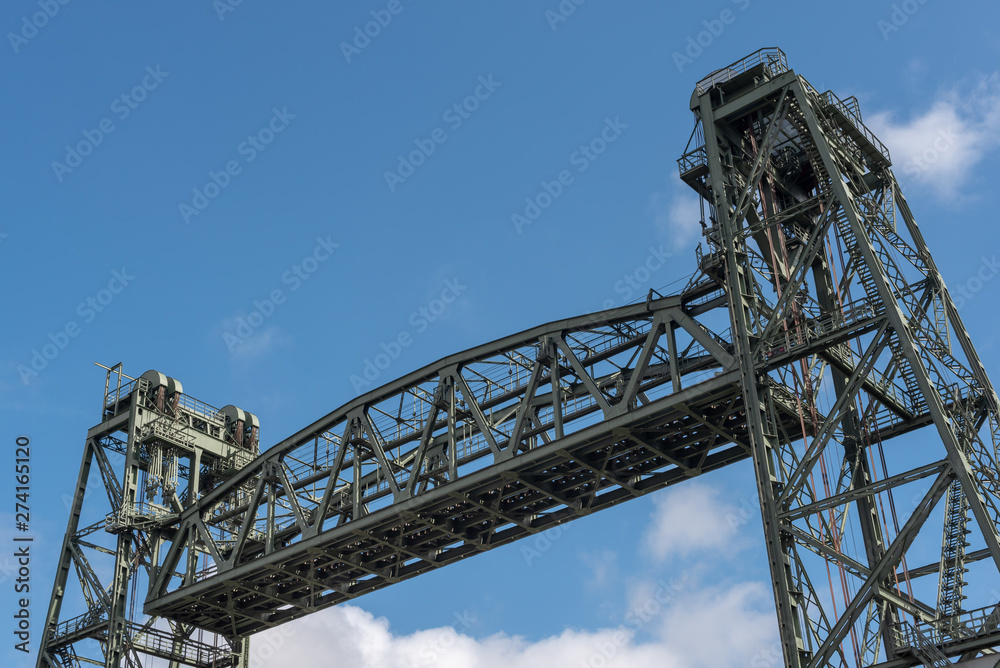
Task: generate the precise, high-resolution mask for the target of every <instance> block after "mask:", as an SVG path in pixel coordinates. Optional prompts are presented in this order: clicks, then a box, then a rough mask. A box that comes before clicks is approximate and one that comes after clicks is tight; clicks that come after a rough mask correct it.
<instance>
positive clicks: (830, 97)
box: [820, 90, 892, 162]
mask: <svg viewBox="0 0 1000 668" xmlns="http://www.w3.org/2000/svg"><path fill="white" fill-rule="evenodd" d="M820 98H821V99H822V100H823V101H824V102H826V103H827V104H828V105H830V106H831V107H833V108H834V109H836V110H837V111H839V112H840V113H841V115H843V116H844V118H846V119H847V120H848V122H849V123H850V124H851V125H852V126H854V128H855V129H856V130H857V131H858V132H860V133H861V134H862V136H864V138H865V139H867V140H868V142H869V143H870V144H871V145H872V146H874V147H875V150H876V151H878V152H879V153H880V154H881V155H882V157H883V158H885V160H886V162H892V160H891V159H890V158H889V149H887V148H886V147H885V144H883V143H882V142H881V141H879V138H878V137H876V136H875V133H874V132H872V131H871V130H869V129H868V126H867V125H865V124H864V123H863V122H862V121H861V109H860V107H859V106H858V100H857V98H855V97H849V98H847V101H844V100H841V99H840V98H839V97H837V96H836V95H834V93H833V91H829V90H828V91H827V92H825V93H823V94H822V95H821V96H820Z"/></svg>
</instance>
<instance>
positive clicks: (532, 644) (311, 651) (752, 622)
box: [250, 481, 780, 668]
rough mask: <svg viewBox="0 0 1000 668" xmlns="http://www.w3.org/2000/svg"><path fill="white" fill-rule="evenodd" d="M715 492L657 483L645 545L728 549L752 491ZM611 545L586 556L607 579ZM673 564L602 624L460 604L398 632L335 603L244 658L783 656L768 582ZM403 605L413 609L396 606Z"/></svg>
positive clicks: (488, 661) (448, 664) (767, 659)
mask: <svg viewBox="0 0 1000 668" xmlns="http://www.w3.org/2000/svg"><path fill="white" fill-rule="evenodd" d="M722 498H723V495H722V490H721V489H718V488H714V487H710V486H708V485H706V484H704V483H702V482H700V481H689V482H687V483H685V484H684V485H681V486H679V487H678V488H676V489H671V490H667V491H666V492H665V493H661V494H660V495H658V496H657V497H656V498H655V505H656V511H655V512H654V513H653V516H652V519H653V522H652V526H651V527H650V529H649V531H648V532H647V535H646V537H645V541H646V543H647V547H649V548H651V549H652V550H653V552H654V556H658V557H660V558H663V557H665V556H667V555H670V554H674V553H685V554H686V553H689V552H692V551H694V550H698V549H701V550H704V549H711V550H719V549H721V548H724V550H723V551H724V552H725V553H726V554H728V555H732V554H734V553H735V552H736V551H737V550H738V548H736V549H734V548H733V543H734V542H738V541H739V540H741V539H740V538H739V536H740V534H741V531H740V527H742V526H743V525H744V524H746V523H747V522H748V521H749V519H750V518H752V517H754V515H753V512H752V511H753V509H754V504H755V500H750V501H751V502H750V503H747V504H743V505H739V506H737V505H735V504H733V503H728V502H724V501H722V500H721V499H722ZM617 556H618V555H617V553H616V552H613V551H605V552H596V553H590V554H583V555H581V558H583V559H584V561H585V562H586V563H587V564H588V565H590V566H591V568H592V570H593V571H594V575H595V578H596V579H598V580H602V579H606V578H608V577H609V576H610V577H616V575H615V573H614V572H613V571H615V570H616V567H617ZM695 571H700V572H701V574H702V575H703V576H711V577H698V576H697V575H696V574H695ZM670 573H671V574H670V575H662V577H660V576H658V575H657V573H656V572H655V571H654V570H652V569H644V571H643V573H642V579H639V580H635V579H632V580H631V581H627V582H625V583H623V584H624V585H625V589H626V590H627V592H628V594H627V597H626V599H625V601H623V603H625V604H626V605H627V607H626V608H625V609H624V610H619V611H618V612H617V613H616V614H615V615H614V616H613V618H612V619H611V620H610V625H609V626H608V627H605V628H598V629H592V630H586V629H584V630H580V629H564V630H563V631H562V632H560V633H557V634H554V635H551V636H548V637H543V638H540V639H537V640H534V639H527V638H524V637H521V636H511V635H508V634H506V633H503V632H499V633H494V634H492V635H489V636H487V637H474V636H473V635H471V633H470V631H471V630H472V629H473V628H475V629H476V630H479V628H480V627H475V623H476V621H477V620H476V618H475V615H474V614H470V613H467V612H466V613H462V614H460V615H459V614H456V616H455V619H456V622H457V623H455V624H454V625H452V626H443V627H439V628H433V629H425V630H420V631H415V632H413V633H409V634H399V633H395V632H393V630H392V629H391V627H390V624H389V621H388V620H387V619H385V618H377V617H375V616H374V615H372V614H370V613H368V612H366V611H365V610H363V609H361V608H358V607H355V606H353V605H346V604H345V605H340V606H336V607H334V608H332V609H329V610H324V611H322V612H318V613H316V614H313V615H310V616H308V617H306V618H305V619H302V620H300V621H298V622H295V623H292V624H288V625H285V626H282V627H279V628H276V629H272V630H269V631H267V632H264V633H262V634H260V635H258V636H255V637H254V639H253V640H252V641H251V660H250V668H290V667H294V666H301V665H317V666H334V665H338V666H339V665H349V666H354V667H356V668H419V667H424V666H427V667H431V666H433V667H435V668H509V667H510V666H518V668H552V667H553V666H560V667H561V666H566V667H567V668H587V667H588V666H589V667H593V668H598V667H600V668H626V667H627V668H654V667H655V668H730V667H731V668H737V667H740V668H745V667H746V666H747V665H778V664H779V663H780V657H779V656H778V654H777V652H778V647H777V644H776V636H777V626H776V623H775V614H774V604H773V600H772V597H771V593H770V587H769V586H768V585H767V584H766V583H762V582H731V581H729V582H720V581H719V579H718V577H717V576H718V574H717V573H714V574H713V573H705V572H704V570H703V569H702V568H695V569H691V570H687V571H680V570H677V569H671V571H670ZM633 575H635V574H633ZM657 577H659V579H657ZM525 596H530V593H526V594H525ZM529 604H530V602H529ZM609 607H611V606H609ZM400 614H409V615H418V614H419V611H417V610H416V609H415V608H413V607H409V608H407V607H403V608H401V612H400Z"/></svg>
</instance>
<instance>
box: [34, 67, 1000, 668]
mask: <svg viewBox="0 0 1000 668" xmlns="http://www.w3.org/2000/svg"><path fill="white" fill-rule="evenodd" d="M691 109H692V111H693V112H694V115H695V127H694V131H693V132H692V135H691V140H690V141H689V145H688V148H687V150H686V152H685V153H684V155H683V156H682V158H681V159H680V161H679V163H680V171H681V177H682V178H683V179H684V181H685V182H687V183H688V184H689V185H690V186H691V187H692V188H694V189H695V190H696V191H697V192H698V193H699V194H700V195H701V197H702V212H703V215H702V223H703V227H704V234H705V237H706V244H707V249H706V250H704V251H703V250H702V249H701V247H699V252H698V271H697V272H696V273H695V275H694V276H693V277H692V279H691V281H690V282H689V284H688V285H687V286H686V287H685V289H684V290H683V291H682V292H681V293H679V294H676V295H672V296H662V295H660V294H658V293H656V292H650V295H649V297H648V298H647V300H646V301H645V302H644V303H639V304H633V305H629V306H623V307H620V308H616V309H611V310H607V311H602V312H600V313H596V314H591V315H587V316H580V317H577V318H570V319H565V320H559V321H557V322H553V323H550V324H547V325H541V326H539V327H536V328H534V329H532V330H529V331H526V332H522V333H520V334H516V335H513V336H509V337H507V338H504V339H501V340H499V341H495V342H493V343H490V344H486V345H483V346H480V347H479V348H474V349H472V350H468V351H465V352H463V353H458V354H455V355H452V356H450V357H447V358H445V359H443V360H440V361H439V362H436V363H434V364H431V365H429V366H427V367H425V368H423V369H420V370H418V371H415V372H413V373H411V374H409V375H407V376H405V377H403V378H400V379H399V380H396V381H394V382H392V383H390V384H388V385H386V386H384V387H382V388H379V389H378V390H375V391H373V392H371V393H369V394H366V395H364V396H361V397H358V398H357V399H355V400H354V401H352V402H350V403H348V404H347V405H345V406H343V407H341V408H339V409H337V410H335V411H333V412H332V413H330V414H329V415H327V416H325V417H323V418H321V419H320V420H318V421H316V422H315V423H313V424H311V425H309V426H308V427H305V428H304V429H303V430H301V431H300V432H298V433H296V434H294V435H292V436H291V437H289V438H287V439H285V440H283V441H281V442H280V443H278V444H277V445H276V446H274V447H272V448H271V449H269V450H267V451H266V452H264V453H262V454H260V455H259V456H257V444H256V440H257V431H256V429H257V424H256V419H255V418H253V416H252V415H250V414H248V413H244V412H243V411H240V410H239V409H237V408H235V407H232V406H229V407H226V408H225V409H223V410H221V411H218V410H216V409H213V408H211V407H208V406H205V405H204V404H200V403H198V402H195V401H194V400H192V399H190V398H189V397H187V396H186V395H183V394H182V393H181V390H180V386H179V383H176V381H173V380H171V379H169V378H165V377H163V376H162V375H160V374H157V373H155V372H149V373H147V374H144V375H143V376H142V377H141V378H140V379H139V380H137V381H132V382H129V383H127V384H125V385H121V380H120V378H121V376H120V368H117V369H116V370H115V373H114V374H112V373H110V372H109V384H108V386H107V387H106V391H105V399H104V404H103V411H104V413H103V416H102V422H101V424H100V425H98V426H97V427H94V428H93V429H91V431H90V432H89V434H88V440H87V445H86V449H85V455H84V462H83V466H82V468H81V474H80V479H79V483H78V487H77V491H76V501H75V503H74V507H73V511H72V514H71V519H70V525H69V531H68V532H67V536H66V541H65V544H64V547H63V554H62V560H61V562H60V568H59V572H58V575H57V579H56V586H55V590H54V593H53V598H52V605H51V606H50V610H49V615H48V623H47V627H46V635H45V639H44V646H43V650H44V651H43V653H42V654H41V656H40V657H39V661H38V665H39V667H40V668H41V667H42V666H46V665H57V666H65V667H66V668H69V667H70V666H75V665H78V659H77V657H79V658H80V659H83V658H84V657H83V655H82V653H81V652H80V651H77V650H78V648H80V647H83V646H84V645H85V644H86V643H90V645H89V646H88V647H89V649H90V650H91V652H92V653H91V654H90V655H89V658H91V659H93V661H92V662H93V663H96V664H97V665H107V666H119V665H121V664H122V663H125V664H127V665H138V664H139V663H140V662H141V661H142V660H143V656H156V657H163V658H166V659H169V660H171V661H173V662H174V665H176V664H185V665H193V666H204V667H207V666H211V665H217V666H221V665H234V666H243V665H246V663H247V660H248V656H249V655H248V649H247V648H248V641H247V637H248V636H249V635H251V634H254V633H256V632H259V631H261V630H264V629H267V628H270V627H274V626H277V625H279V624H282V623H285V622H288V621H290V620H293V619H297V618H300V617H303V616H305V615H308V614H310V613H312V612H315V611H317V610H320V609H323V608H326V607H329V606H331V605H335V604H337V603H341V602H343V601H347V600H351V599H353V598H355V597H357V596H360V595H362V594H364V593H367V592H369V591H373V590H375V589H378V588H381V587H385V586H388V585H391V584H393V583H396V582H399V581H401V580H404V579H407V578H410V577H414V576H416V575H419V574H420V573H424V572H426V571H429V570H433V569H437V568H441V567H443V566H446V565H447V564H450V563H452V562H455V561H458V560H461V559H465V558H467V557H470V556H473V555H476V554H479V553H481V552H483V551H486V550H490V549H493V548H494V547H498V546H501V545H505V544H508V543H510V542H512V541H515V540H517V539H519V538H523V537H525V536H528V535H531V534H533V533H536V532H539V531H544V530H546V529H548V528H551V527H553V526H556V525H558V524H561V523H564V522H567V521H571V520H573V519H575V518H578V517H581V516H583V515H587V514H589V513H592V512H595V511H597V510H601V509H603V508H606V507H609V506H611V505H614V504H617V503H620V502H622V501H626V500H628V499H631V498H635V497H637V496H641V495H644V494H647V493H649V492H651V491H655V490H657V489H662V488H663V487H665V486H668V485H671V484H675V483H678V482H682V481H684V480H688V479H690V478H693V477H697V476H699V475H702V474H705V473H708V472H710V471H713V470H715V469H718V468H721V467H723V466H726V465H728V464H732V463H735V462H740V461H746V460H750V461H751V462H752V464H753V471H754V473H755V476H756V483H757V487H758V491H759V496H760V507H761V518H762V527H763V531H764V536H765V539H766V545H767V558H768V563H769V566H770V573H771V579H772V583H773V586H774V600H775V605H776V610H777V620H778V632H779V636H780V640H781V647H782V654H783V657H784V662H785V664H786V665H787V666H789V667H790V668H791V667H794V668H806V667H808V668H818V667H820V666H838V667H840V666H845V667H846V666H880V667H882V668H896V667H904V666H914V665H925V666H935V667H940V666H946V665H950V664H951V663H952V662H953V660H954V659H956V658H959V659H970V658H973V657H976V656H979V655H981V654H982V655H993V656H995V657H996V658H997V659H1000V656H998V655H996V653H995V648H996V647H997V646H998V645H1000V602H998V601H997V599H998V598H1000V594H998V588H1000V544H998V526H1000V474H998V442H1000V414H998V401H997V395H996V393H995V391H994V389H993V387H992V385H991V384H990V381H989V379H988V378H987V376H986V373H985V371H984V369H983V367H982V364H981V363H980V361H979V358H978V356H977V354H976V351H975V349H974V348H973V346H972V343H971V342H970V340H969V337H968V335H967V333H966V331H965V328H964V327H963V325H962V321H961V319H960V318H959V314H958V311H957V309H956V307H955V304H954V302H953V301H952V299H951V297H950V296H949V294H948V291H947V289H946V288H945V285H944V282H943V280H942V279H941V276H940V274H939V273H938V271H937V268H936V267H935V265H934V262H933V259H932V258H931V255H930V252H929V251H928V249H927V247H926V245H925V244H924V240H923V237H922V236H921V234H920V231H919V230H918V228H917V225H916V222H915V221H914V219H913V215H912V214H911V212H910V209H909V207H908V206H907V204H906V200H905V199H904V198H903V195H902V193H901V192H900V190H899V185H898V183H897V182H896V180H895V178H894V176H893V173H892V170H891V161H890V157H889V152H888V151H887V150H886V148H885V147H884V146H883V145H882V144H881V142H879V140H878V139H877V138H876V137H875V136H874V135H873V134H872V133H871V131H869V130H868V128H866V127H865V125H864V123H863V122H862V119H861V113H860V110H859V108H858V104H857V101H856V100H855V99H853V98H849V99H847V100H841V99H839V98H838V97H837V96H835V95H834V94H833V93H830V92H827V93H819V92H818V91H816V90H815V89H814V88H813V87H812V86H810V85H809V83H808V82H807V81H806V80H805V79H804V78H802V77H801V76H798V75H796V74H795V73H794V72H793V71H791V70H789V69H788V66H787V63H786V60H785V55H784V54H783V53H782V52H781V51H780V50H778V49H764V50H761V51H759V52H757V53H755V54H752V55H751V56H748V57H747V58H745V59H743V60H741V61H739V62H737V63H734V64H733V65H731V66H729V67H727V68H724V69H722V70H718V71H716V72H714V73H712V74H711V75H709V76H708V77H706V78H705V79H703V80H702V81H701V82H699V83H698V85H697V88H696V90H695V93H694V95H693V97H692V99H691ZM116 375H117V378H118V380H117V384H116V385H115V386H114V387H111V379H112V378H115V376H116ZM109 452H117V453H120V454H123V455H124V456H125V457H124V468H123V469H122V470H123V471H124V476H123V479H122V481H119V479H118V478H117V477H116V476H117V474H116V472H115V468H114V465H113V462H112V461H111V458H110V457H108V453H109ZM92 462H96V463H97V464H98V467H97V468H98V473H99V477H97V476H94V477H95V481H96V482H97V483H98V485H97V486H100V487H103V488H104V489H106V490H107V491H108V494H107V495H106V496H107V499H105V501H106V502H110V512H109V513H108V515H107V519H104V518H103V517H102V518H101V521H100V522H98V523H97V524H92V525H90V526H89V527H87V528H83V529H81V528H80V518H81V514H82V512H83V511H82V509H83V505H84V501H85V497H84V492H85V491H86V490H87V489H88V483H89V482H90V478H91V474H90V467H91V463H92ZM86 500H87V501H90V500H91V499H90V497H89V496H88V497H87V499H86ZM99 532H107V533H108V535H109V536H113V537H115V539H116V541H117V545H116V548H106V547H102V546H101V545H99V544H98V543H99V541H97V540H96V539H95V538H93V536H96V535H98V534H99ZM101 535H103V533H101ZM88 549H89V550H91V551H94V552H95V553H97V554H99V555H101V556H102V557H103V558H107V559H113V560H114V571H113V572H114V578H113V582H112V584H111V585H108V586H104V585H103V584H102V583H101V582H100V581H99V580H98V578H97V576H96V573H97V572H98V571H97V570H96V569H93V568H91V567H90V566H89V562H88V560H87V558H86V557H85V556H84V553H85V552H86V550H88ZM928 555H931V556H932V558H930V559H928ZM74 568H75V569H76V573H77V580H78V581H79V583H80V587H79V588H78V589H79V591H78V592H77V593H76V594H75V595H74V596H73V597H72V601H73V605H76V606H78V607H80V608H82V609H83V610H84V612H83V614H82V615H80V614H77V615H74V616H69V618H68V619H66V618H64V616H63V615H62V614H61V610H62V608H61V606H62V603H63V601H64V599H65V600H67V601H69V600H70V599H69V598H67V593H66V586H67V583H68V582H69V580H70V578H69V572H70V570H71V569H74ZM137 582H141V583H142V585H143V589H144V591H141V592H140V591H138V590H136V589H135V583H137ZM987 591H991V592H992V593H990V594H986V592H987ZM970 595H971V597H972V598H975V599H976V600H977V601H978V602H977V604H976V605H966V600H967V596H970ZM141 601H144V605H143V608H142V610H141V611H138V610H136V609H135V605H136V603H138V602H141Z"/></svg>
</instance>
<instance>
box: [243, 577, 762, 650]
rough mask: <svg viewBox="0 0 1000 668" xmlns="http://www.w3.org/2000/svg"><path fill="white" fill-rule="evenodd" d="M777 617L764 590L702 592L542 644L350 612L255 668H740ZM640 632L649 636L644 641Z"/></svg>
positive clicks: (269, 637) (341, 610)
mask: <svg viewBox="0 0 1000 668" xmlns="http://www.w3.org/2000/svg"><path fill="white" fill-rule="evenodd" d="M773 617H774V615H773V611H772V610H771V608H770V603H769V594H768V591H767V588H766V587H765V586H764V585H762V584H759V583H745V584H742V585H738V586H735V587H731V588H727V589H725V590H723V589H715V590H708V591H706V590H704V589H696V590H692V591H691V592H690V595H689V596H687V597H677V598H675V599H673V600H667V602H666V603H665V604H664V605H663V606H662V607H660V608H659V609H657V610H656V611H655V612H654V613H653V615H652V616H651V617H649V618H646V617H642V616H638V617H637V616H635V615H633V616H631V617H627V619H628V620H629V621H628V622H623V623H622V624H621V625H620V626H617V627H613V628H605V629H599V630H596V631H577V630H570V629H567V630H564V631H563V632H562V633H560V634H558V635H554V636H550V637H547V638H543V639H541V640H538V641H535V642H532V641H528V640H526V639H524V638H522V637H518V636H508V635H505V634H503V633H499V634H496V635H492V636H489V637H486V638H474V637H471V636H469V635H466V634H465V633H464V632H463V631H464V629H459V630H456V629H455V628H453V627H450V626H446V627H442V628H436V629H428V630H424V631H417V632H414V633H411V634H408V635H397V634H395V633H393V632H392V630H391V629H390V627H389V622H388V621H387V620H386V619H384V618H376V617H374V616H373V615H371V614H370V613H368V612H366V611H364V610H362V609H360V608H357V607H354V606H351V605H341V606H337V607H335V608H333V609H330V610H326V611H323V612H319V613H316V614H314V615H311V616H310V617H307V618H306V619H304V620H302V621H300V622H297V623H294V624H290V625H286V626H284V627H280V628H278V629H273V630H271V631H267V632H265V633H263V634H261V635H259V636H256V637H254V639H253V640H252V641H251V658H250V668H288V667H291V666H305V665H311V666H354V667H355V668H418V667H423V666H433V667H440V668H509V667H510V666H518V668H552V667H553V666H567V667H569V668H576V667H578V666H580V667H585V666H594V667H597V666H603V667H605V668H626V667H628V668H647V667H648V668H654V667H656V668H702V667H704V668H708V667H711V668H728V667H729V666H732V667H734V668H735V667H736V666H740V667H745V666H746V665H747V660H748V658H749V657H753V656H764V655H765V654H766V653H768V652H770V651H771V647H772V645H773V642H774V641H773V636H774V635H775V630H774V629H775V624H774V620H773ZM640 630H642V631H648V632H649V633H648V634H647V635H648V636H649V637H648V638H647V639H639V638H638V637H637V636H638V635H639V632H640ZM720 630H724V633H722V632H721V631H720Z"/></svg>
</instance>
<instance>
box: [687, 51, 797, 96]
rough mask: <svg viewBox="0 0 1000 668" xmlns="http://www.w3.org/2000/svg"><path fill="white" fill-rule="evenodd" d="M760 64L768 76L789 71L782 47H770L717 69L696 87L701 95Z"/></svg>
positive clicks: (771, 76)
mask: <svg viewBox="0 0 1000 668" xmlns="http://www.w3.org/2000/svg"><path fill="white" fill-rule="evenodd" d="M758 65H763V66H764V72H765V74H766V75H767V76H768V78H773V77H776V76H778V75H779V74H783V73H785V72H787V71H788V59H787V58H786V57H785V53H784V52H783V51H782V50H781V49H778V48H774V47H770V48H765V49H760V50H759V51H757V52H755V53H752V54H750V55H749V56H747V57H746V58H743V59H742V60H738V61H736V62H735V63H733V64H732V65H730V66H728V67H723V68H722V69H718V70H715V71H714V72H712V73H711V74H709V75H708V76H707V77H705V78H704V79H702V80H701V81H699V82H698V84H697V86H696V87H695V88H696V90H697V91H698V94H699V95H701V94H703V93H704V92H705V91H706V90H708V89H709V88H711V87H712V86H718V85H720V84H724V83H726V82H727V81H730V80H732V79H734V78H735V77H737V76H739V75H741V74H743V73H744V72H747V71H748V70H751V69H753V68H754V67H757V66H758Z"/></svg>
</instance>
